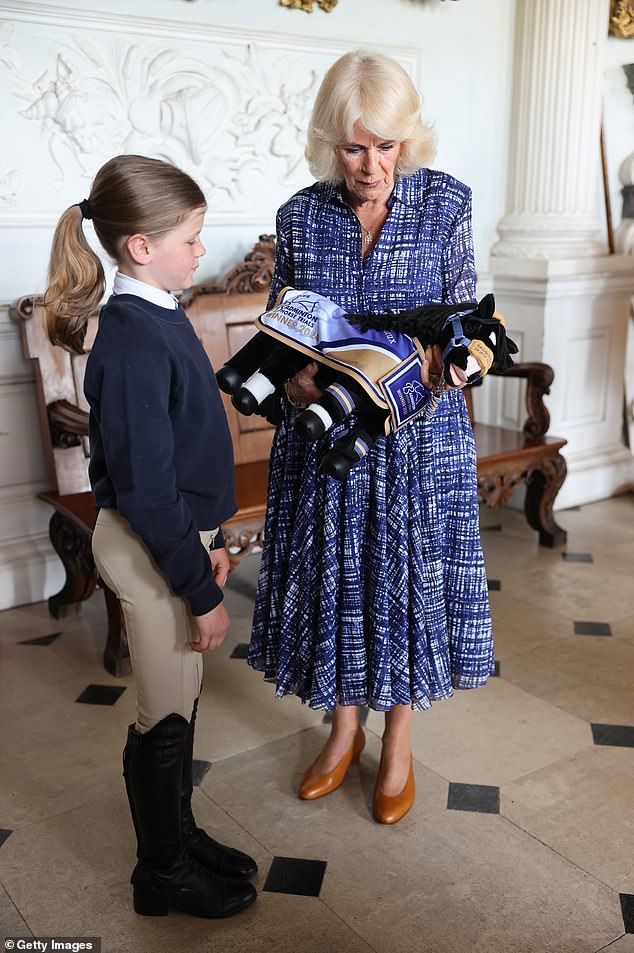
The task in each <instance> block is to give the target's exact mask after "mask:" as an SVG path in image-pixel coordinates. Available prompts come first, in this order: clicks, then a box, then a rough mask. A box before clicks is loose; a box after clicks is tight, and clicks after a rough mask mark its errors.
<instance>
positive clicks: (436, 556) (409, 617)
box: [248, 391, 494, 711]
mask: <svg viewBox="0 0 634 953" xmlns="http://www.w3.org/2000/svg"><path fill="white" fill-rule="evenodd" d="M296 413H297V411H295V410H293V409H291V408H288V409H287V411H286V413H285V418H284V420H283V422H282V423H281V425H280V427H279V428H278V431H277V434H276V436H275V441H274V444H273V449H272V453H271V467H270V477H269V495H268V510H267V517H266V527H265V544H264V552H263V554H262V565H261V570H260V577H259V581H258V591H257V597H256V603H255V613H254V621H253V632H252V637H251V646H250V652H249V659H248V660H249V664H250V665H252V666H253V667H254V668H255V669H258V670H259V671H261V672H263V673H264V677H265V679H266V680H267V681H271V682H274V683H275V686H276V694H277V695H278V696H280V697H281V696H283V695H288V694H296V695H299V697H300V698H301V699H302V701H303V702H308V704H309V705H310V707H311V708H316V709H325V710H331V709H334V708H335V706H336V704H337V703H339V704H341V705H367V706H369V707H370V708H374V709H376V710H378V711H388V710H389V709H390V708H392V706H393V705H411V707H412V708H414V709H427V708H430V707H431V703H432V701H435V700H437V699H441V698H448V697H449V696H450V695H451V694H452V693H453V689H454V688H459V689H464V688H477V687H478V686H481V685H483V684H484V683H485V682H486V680H487V677H488V676H489V675H490V674H492V672H493V661H494V660H493V641H492V635H491V619H490V613H489V603H488V595H487V582H486V574H485V569H484V560H483V556H482V548H481V545H480V533H479V523H478V499H477V488H476V459H475V445H474V440H473V433H472V430H471V424H470V421H469V417H468V414H467V410H466V405H465V402H464V398H463V395H462V394H461V393H460V392H458V391H456V392H447V393H445V394H444V395H443V397H442V399H441V401H440V403H439V406H438V408H437V409H436V411H435V413H434V414H433V416H432V417H430V418H428V419H426V420H420V421H414V422H413V423H411V424H409V425H407V426H405V427H403V428H402V429H401V430H400V431H398V433H396V434H394V435H392V436H390V437H389V438H387V439H385V440H380V441H379V442H378V443H377V445H376V447H374V448H373V449H372V450H371V451H370V453H369V455H368V456H367V457H366V458H365V460H364V461H363V462H361V463H360V464H358V465H357V466H355V467H353V468H352V471H351V472H350V475H349V477H348V479H347V480H346V482H345V483H341V482H339V481H337V480H334V479H332V478H331V477H328V476H325V475H323V474H320V473H318V471H317V466H318V463H319V460H320V459H321V456H322V454H323V453H324V452H325V450H326V449H327V448H328V447H329V446H330V445H331V444H332V442H333V440H334V439H336V437H337V436H338V435H339V434H340V433H341V432H342V428H341V427H338V428H333V430H332V431H331V433H330V434H329V435H327V436H326V437H324V438H323V439H322V440H321V441H319V442H318V443H317V444H310V443H309V444H306V443H303V442H302V441H301V440H300V439H299V438H298V437H297V436H296V434H295V433H294V430H293V420H294V417H295V415H296Z"/></svg>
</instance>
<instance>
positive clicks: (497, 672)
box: [493, 659, 500, 678]
mask: <svg viewBox="0 0 634 953" xmlns="http://www.w3.org/2000/svg"><path fill="white" fill-rule="evenodd" d="M493 677H494V678H499V677H500V663H499V662H498V660H497V659H496V660H495V668H494V670H493Z"/></svg>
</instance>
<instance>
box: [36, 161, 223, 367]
mask: <svg viewBox="0 0 634 953" xmlns="http://www.w3.org/2000/svg"><path fill="white" fill-rule="evenodd" d="M204 207H206V202H205V196H204V195H203V193H202V191H201V189H200V188H199V187H198V185H196V183H195V182H194V180H193V179H191V178H190V177H189V176H188V175H186V173H185V172H182V171H181V170H180V169H177V168H176V166H173V165H170V164H169V163H168V162H162V161H161V160H160V159H149V158H147V157H146V156H135V155H126V156H116V157H115V158H114V159H110V161H109V162H106V164H105V165H104V166H102V167H101V169H100V170H99V172H98V173H97V175H96V176H95V180H94V182H93V184H92V188H91V189H90V195H89V196H88V199H87V200H84V202H82V203H81V205H71V207H70V208H68V209H66V211H65V212H64V214H63V215H62V217H61V218H60V220H59V222H58V224H57V228H56V229H55V234H54V235H53V245H52V249H51V258H50V262H49V269H48V283H47V285H48V286H47V289H46V292H45V293H44V296H43V298H42V299H41V300H42V304H43V305H44V308H45V309H46V329H47V333H48V336H49V339H50V341H51V342H52V343H53V344H59V345H60V346H61V347H63V348H65V349H66V350H67V351H73V352H75V353H76V354H81V353H82V352H83V344H84V336H85V334H86V325H87V323H88V319H89V318H91V317H92V316H93V315H94V314H95V313H96V311H97V310H98V308H99V305H100V302H101V300H102V298H103V294H104V291H105V287H106V280H105V275H104V271H103V267H102V264H101V262H100V260H99V258H98V257H97V255H96V254H95V252H94V251H93V250H92V248H91V247H90V245H89V244H88V241H87V239H86V236H85V235H84V229H83V219H84V218H92V221H93V225H94V228H95V232H96V233H97V238H98V239H99V241H100V242H101V244H102V245H103V248H104V250H105V251H106V252H107V253H108V255H110V257H111V258H113V259H114V260H115V261H118V260H119V259H120V257H121V253H122V250H123V245H124V242H125V239H126V238H129V237H130V235H136V234H141V235H147V237H148V238H152V239H160V238H161V237H162V236H163V235H165V234H166V233H167V232H170V231H172V229H174V228H178V226H179V225H181V224H182V223H183V222H184V221H185V220H186V219H187V218H188V217H189V215H190V214H191V213H192V212H194V211H195V210H196V209H199V208H204Z"/></svg>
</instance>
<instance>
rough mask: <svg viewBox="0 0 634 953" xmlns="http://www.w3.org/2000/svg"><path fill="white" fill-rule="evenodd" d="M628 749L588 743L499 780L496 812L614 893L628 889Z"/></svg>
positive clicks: (631, 756)
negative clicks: (531, 769) (555, 759)
mask: <svg viewBox="0 0 634 953" xmlns="http://www.w3.org/2000/svg"><path fill="white" fill-rule="evenodd" d="M633 779H634V749H632V748H605V747H593V748H589V749H587V750H585V751H580V752H578V753H577V754H575V755H574V756H573V757H572V758H568V759H566V760H564V761H559V762H558V763H557V764H554V765H549V766H548V767H546V768H543V769H542V770H541V771H536V772H534V773H533V774H530V775H528V776H526V777H524V778H520V779H518V780H517V781H513V782H511V783H510V784H507V785H504V786H503V787H502V790H501V807H500V810H501V813H502V814H503V815H504V816H505V817H508V818H509V819H510V820H511V821H513V823H514V824H516V825H517V826H518V827H520V828H521V829H522V830H525V831H527V832H528V833H529V834H531V835H532V836H533V837H535V838H537V840H539V841H541V842H542V843H543V844H546V845H548V846H549V847H552V849H553V850H555V851H557V853H558V854H561V855H562V856H563V857H565V858H567V859H568V860H570V861H571V862H572V863H573V864H576V865H577V866H578V867H580V868H581V869H582V870H585V871H587V872H588V873H590V874H592V876H593V877H595V878H596V879H597V880H600V881H602V882H603V883H605V884H608V886H610V887H612V888H613V889H614V890H616V891H618V892H619V893H632V892H633V888H634V871H633V869H632V856H633V845H634V812H633V811H632V790H633V788H632V780H633Z"/></svg>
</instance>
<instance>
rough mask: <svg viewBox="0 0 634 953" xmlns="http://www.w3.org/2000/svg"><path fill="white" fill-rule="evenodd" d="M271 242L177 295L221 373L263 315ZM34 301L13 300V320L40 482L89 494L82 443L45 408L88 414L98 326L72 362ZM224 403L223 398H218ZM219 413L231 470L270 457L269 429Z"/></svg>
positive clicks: (266, 239) (263, 241)
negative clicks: (34, 419)
mask: <svg viewBox="0 0 634 953" xmlns="http://www.w3.org/2000/svg"><path fill="white" fill-rule="evenodd" d="M274 254H275V243H274V238H273V236H270V235H268V236H267V235H263V236H260V240H259V241H258V242H257V243H256V245H255V246H254V248H253V250H252V251H251V252H250V253H249V254H248V255H247V257H246V258H245V260H244V261H243V262H242V263H241V264H239V265H238V266H236V267H235V268H232V269H231V271H229V272H228V273H227V275H226V276H225V277H224V278H223V279H222V280H221V281H219V282H217V283H214V284H210V285H206V286H204V285H201V286H197V287H194V288H192V289H191V290H190V291H189V292H187V293H185V295H183V299H182V301H183V305H184V307H185V309H186V311H187V313H188V315H189V317H190V320H191V321H192V324H193V325H194V328H195V329H196V333H197V334H198V336H199V338H200V339H201V341H202V344H203V346H204V348H205V350H206V351H207V354H208V355H209V358H210V360H211V362H212V364H213V366H214V367H215V368H218V367H220V366H221V365H222V364H223V363H224V362H225V361H226V360H227V358H228V357H229V356H230V355H231V354H234V353H235V352H236V351H237V350H239V348H240V347H242V345H243V344H244V343H245V342H246V341H247V340H248V339H249V337H251V335H252V334H253V333H254V332H255V327H254V324H253V322H254V320H255V318H256V317H257V316H258V315H259V314H261V313H262V311H264V309H265V307H266V301H267V296H268V287H269V285H270V283H271V276H272V274H273V260H274ZM34 300H35V299H34V297H33V296H26V297H23V298H20V299H19V301H17V302H16V304H15V305H14V307H13V308H12V316H13V317H14V319H15V320H17V321H18V322H19V324H20V328H21V336H22V346H23V350H24V354H25V356H26V357H29V358H31V359H32V360H33V362H34V373H35V381H36V392H37V400H38V413H39V417H40V424H41V431H42V442H43V447H44V457H45V460H46V466H47V478H48V480H49V483H50V485H51V487H55V488H56V489H57V492H58V493H59V494H60V496H66V495H68V494H72V493H84V492H86V491H87V490H90V482H89V480H88V455H89V448H88V440H87V438H82V437H70V438H69V437H68V435H64V434H61V435H60V432H59V429H58V428H56V425H55V423H54V421H52V420H51V414H50V412H49V408H50V407H51V405H53V404H55V403H56V402H58V401H67V402H68V403H69V404H71V405H73V406H74V407H78V408H80V409H81V410H84V411H87V410H88V405H87V403H86V399H85V397H84V392H83V380H84V371H85V367H86V360H87V357H88V353H89V352H90V347H91V346H92V342H93V341H94V337H95V334H96V331H97V319H96V318H95V319H93V320H91V321H90V322H89V327H88V331H87V334H86V341H85V349H86V354H83V355H80V356H75V355H73V356H71V355H70V354H69V353H68V352H67V351H65V350H63V349H62V348H60V347H53V345H52V344H51V343H50V341H49V340H48V337H47V336H46V333H45V329H44V311H43V309H42V308H40V307H38V306H37V305H35V304H34ZM223 397H224V395H223ZM225 408H226V410H227V416H228V418H229V425H230V427H231V433H232V437H233V440H234V449H235V457H236V462H237V463H246V462H251V461H256V460H265V459H267V458H268V456H269V451H270V447H271V440H272V434H273V428H272V427H271V426H270V425H269V424H267V422H266V421H265V420H264V419H263V418H262V417H253V418H247V417H242V416H240V415H239V414H238V413H237V412H236V411H235V410H234V408H233V406H232V405H231V402H230V400H229V399H228V398H225Z"/></svg>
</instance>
